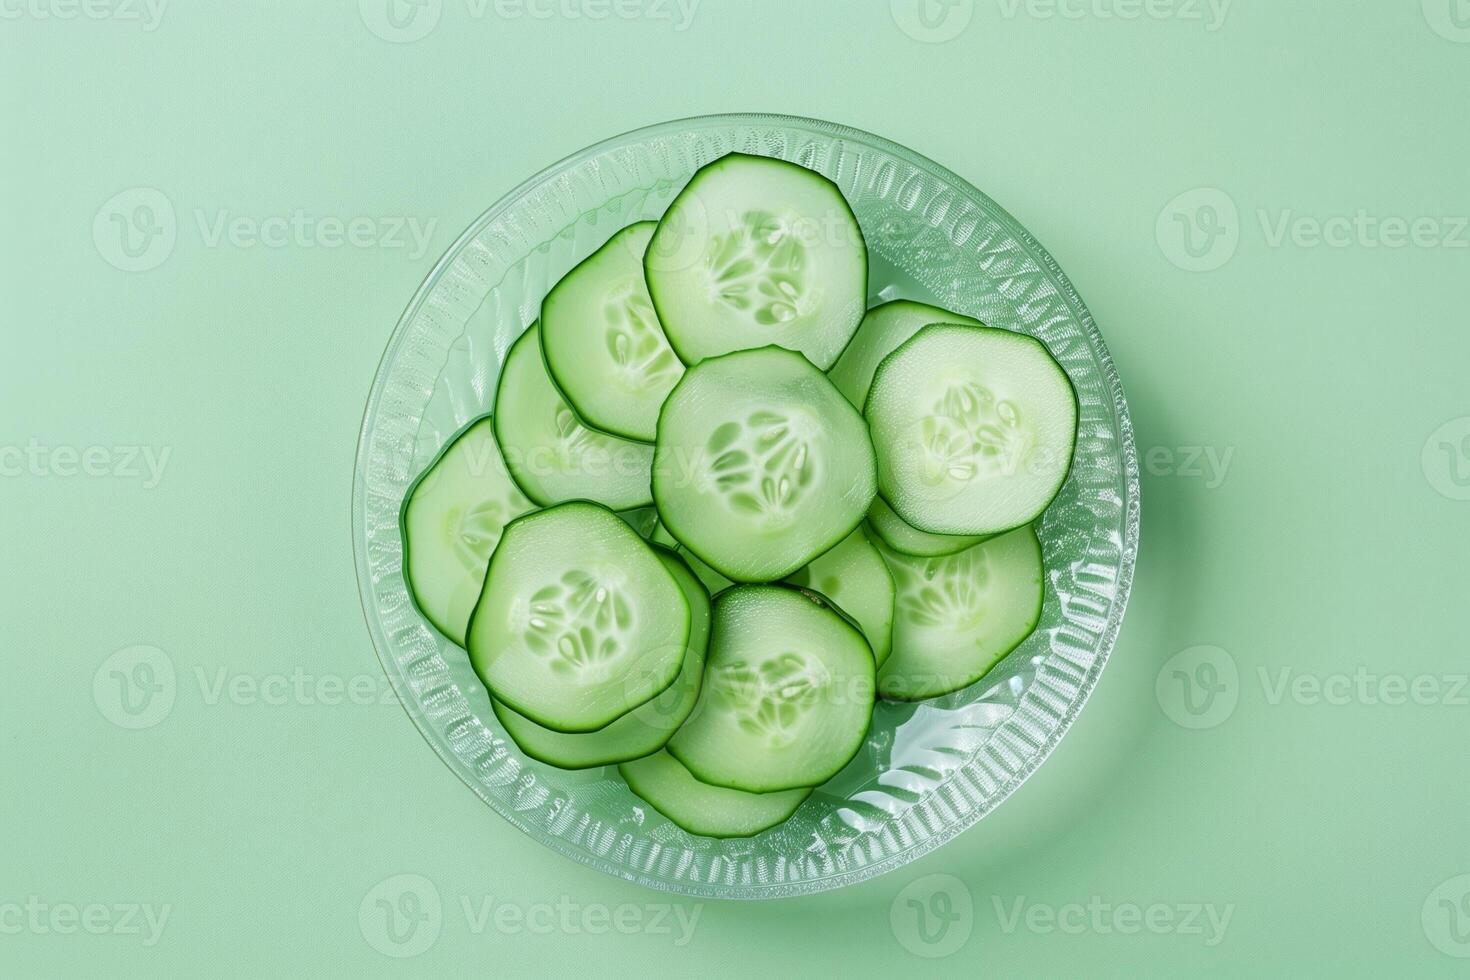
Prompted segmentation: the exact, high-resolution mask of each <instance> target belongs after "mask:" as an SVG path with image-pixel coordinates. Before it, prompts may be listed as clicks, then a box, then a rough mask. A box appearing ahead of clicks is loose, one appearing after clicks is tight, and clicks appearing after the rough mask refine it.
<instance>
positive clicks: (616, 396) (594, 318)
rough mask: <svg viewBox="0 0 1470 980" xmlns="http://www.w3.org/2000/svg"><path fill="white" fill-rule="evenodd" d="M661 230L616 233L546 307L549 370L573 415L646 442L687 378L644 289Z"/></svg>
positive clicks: (645, 225) (649, 226)
mask: <svg viewBox="0 0 1470 980" xmlns="http://www.w3.org/2000/svg"><path fill="white" fill-rule="evenodd" d="M653 229H654V222H652V221H640V222H638V223H637V224H633V225H629V226H628V227H626V228H624V229H623V230H622V231H620V232H618V233H617V234H615V235H613V236H612V237H611V238H610V239H608V240H607V242H606V243H605V244H604V245H603V246H602V247H601V248H599V249H598V250H597V251H595V252H593V253H592V254H591V255H590V256H588V257H587V258H586V259H584V260H583V261H582V263H581V264H580V265H578V266H577V267H576V268H575V269H573V270H572V271H571V272H568V273H567V274H566V275H565V276H563V277H562V278H561V281H560V282H558V283H557V284H556V285H555V286H554V287H552V290H551V292H549V293H547V294H546V299H545V300H543V301H542V304H541V347H542V350H543V351H544V352H545V354H546V366H547V369H548V370H549V371H550V372H551V379H552V381H554V382H555V383H556V386H557V388H558V389H560V391H561V393H562V396H563V397H565V398H566V400H567V403H568V404H569V405H570V406H571V407H572V410H573V411H575V412H576V413H577V416H578V417H579V418H580V419H581V420H582V422H583V423H584V424H586V425H588V426H590V427H592V428H594V429H599V430H601V431H603V432H607V433H610V434H612V435H615V436H621V437H622V438H624V439H638V440H641V441H643V442H652V441H653V436H654V431H655V429H656V428H657V426H658V410H659V408H660V407H661V406H662V405H663V403H664V399H665V398H667V397H668V394H669V392H670V391H672V390H673V388H674V385H675V384H676V383H677V382H678V380H679V377H680V376H681V375H682V374H683V373H684V365H683V363H682V362H681V361H680V360H679V358H678V357H677V356H676V355H675V354H674V350H673V348H671V347H670V346H669V342H668V341H667V340H666V339H664V332H663V328H662V327H660V326H659V322H658V316H657V314H655V313H654V311H653V302H652V300H650V299H649V298H648V288H647V287H646V286H645V285H644V284H643V253H644V250H645V249H647V248H648V240H649V239H650V238H651V237H653Z"/></svg>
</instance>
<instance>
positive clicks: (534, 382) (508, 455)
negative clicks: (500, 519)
mask: <svg viewBox="0 0 1470 980" xmlns="http://www.w3.org/2000/svg"><path fill="white" fill-rule="evenodd" d="M495 437H496V439H498V440H499V442H500V446H501V449H502V450H503V452H504V453H505V463H506V466H507V468H508V469H509V470H510V474H511V476H512V477H513V478H514V479H515V481H516V484H517V485H518V486H519V487H520V488H521V492H523V493H524V494H525V495H526V496H527V497H530V498H531V499H532V500H534V501H535V502H536V503H538V504H540V505H541V506H542V507H550V506H552V505H554V504H559V503H562V502H563V501H567V500H595V501H597V502H598V503H600V504H606V505H607V506H608V507H611V508H612V509H613V510H631V509H633V508H635V507H646V506H647V505H649V504H651V503H653V495H652V494H651V493H650V492H649V488H648V483H649V481H648V474H649V469H650V468H651V467H652V466H653V447H652V446H649V445H646V444H645V443H641V442H631V441H629V440H627V439H619V438H617V437H616V436H610V435H607V434H605V433H602V432H596V431H594V430H592V429H589V428H587V427H586V426H585V425H583V424H582V423H581V422H579V421H578V420H577V416H576V413H574V412H573V411H572V409H571V406H569V405H568V404H567V403H566V402H565V401H563V400H562V397H561V394H560V393H559V392H558V391H557V390H556V386H555V385H554V384H552V383H551V375H549V374H547V373H546V363H545V361H543V360H542V358H541V329H540V325H539V323H533V324H531V326H530V327H528V328H527V329H526V332H525V333H523V334H521V336H520V338H519V339H517V340H516V342H515V343H514V344H512V345H511V348H510V352H509V353H508V354H506V356H505V366H504V367H503V368H502V369H501V371H500V388H499V390H497V391H496V392H495Z"/></svg>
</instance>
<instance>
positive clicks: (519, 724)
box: [491, 550, 710, 769]
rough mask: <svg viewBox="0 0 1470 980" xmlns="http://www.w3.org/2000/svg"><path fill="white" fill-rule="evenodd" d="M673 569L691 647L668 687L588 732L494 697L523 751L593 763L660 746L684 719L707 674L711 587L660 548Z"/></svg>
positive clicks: (571, 765) (574, 765)
mask: <svg viewBox="0 0 1470 980" xmlns="http://www.w3.org/2000/svg"><path fill="white" fill-rule="evenodd" d="M657 554H658V557H659V559H660V560H661V561H662V562H663V563H664V565H665V567H667V568H668V570H669V571H670V572H671V573H673V576H674V578H675V579H676V580H677V581H678V583H679V587H680V588H681V589H682V590H683V591H684V598H685V599H687V600H688V602H689V609H690V615H691V619H690V626H689V648H688V650H687V651H686V652H685V654H684V664H683V666H682V667H681V668H680V670H679V676H678V678H677V679H676V680H675V681H674V683H673V684H670V685H669V687H668V689H667V690H665V691H663V692H662V693H660V694H658V695H657V696H656V697H654V698H653V700H651V701H649V702H647V703H645V704H641V705H639V706H638V707H636V708H634V709H633V710H632V711H630V712H628V713H627V714H625V715H623V716H622V717H621V718H619V719H618V720H617V721H614V722H613V723H612V724H610V725H608V726H607V727H606V728H601V729H598V730H597V731H595V732H588V733H586V734H585V735H567V734H564V733H562V732H558V731H553V730H552V729H550V728H546V727H543V726H541V725H538V724H536V723H535V722H534V721H531V720H530V719H529V718H527V717H525V716H524V715H522V714H520V713H519V712H517V711H516V710H515V709H514V708H511V707H509V706H507V705H504V704H501V703H500V702H498V701H492V702H491V703H492V705H493V706H494V708H495V717H497V718H499V719H500V723H501V724H502V725H504V726H505V730H506V732H507V733H508V734H509V735H510V737H511V738H512V739H514V740H515V743H516V744H517V745H519V746H520V747H521V751H522V752H525V753H526V755H528V756H530V757H531V758H533V759H538V760H540V761H541V762H545V763H547V764H549V765H553V766H560V767H561V768H563V769H590V768H592V767H593V766H607V765H612V764H613V763H617V762H626V761H627V760H629V759H638V758H642V757H643V756H645V755H648V754H649V753H650V752H657V751H658V750H659V749H661V748H663V747H664V743H666V742H668V740H669V738H670V737H671V736H672V735H673V734H674V732H675V731H677V730H678V728H679V726H680V725H682V724H684V719H685V718H688V717H689V712H690V711H691V710H693V708H694V700H695V698H697V697H698V696H699V685H700V681H701V680H702V679H703V677H704V656H705V651H706V648H707V647H708V644H709V624H710V605H709V593H707V592H705V590H704V586H702V585H700V584H699V579H697V578H695V577H694V573H693V572H691V571H690V570H689V567H688V566H687V565H685V564H684V562H683V561H681V560H680V559H679V557H678V556H677V555H675V554H674V553H673V552H670V551H663V550H658V551H657Z"/></svg>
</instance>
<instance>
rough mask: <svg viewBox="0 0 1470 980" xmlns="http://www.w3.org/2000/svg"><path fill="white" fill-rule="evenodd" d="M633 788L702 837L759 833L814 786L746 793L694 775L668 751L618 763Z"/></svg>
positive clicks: (784, 817) (786, 813) (794, 807)
mask: <svg viewBox="0 0 1470 980" xmlns="http://www.w3.org/2000/svg"><path fill="white" fill-rule="evenodd" d="M618 772H619V773H621V774H622V776H623V779H624V780H626V781H627V783H628V788H629V789H631V790H632V791H633V792H634V793H636V794H637V795H638V796H640V797H642V798H643V800H644V802H646V803H647V804H648V805H649V806H651V807H653V808H654V809H655V810H657V811H658V812H659V813H662V814H663V815H664V816H666V817H668V818H669V819H670V820H672V821H673V822H674V823H675V824H677V825H678V826H679V827H681V828H682V829H683V830H685V831H687V832H689V833H691V834H696V835H698V836H700V837H753V836H755V835H756V834H758V833H760V832H761V831H763V830H768V829H770V828H771V827H774V826H776V824H778V823H781V822H782V821H784V820H787V819H788V818H790V816H791V815H792V814H793V813H795V812H796V810H797V808H798V807H800V806H801V804H802V803H804V802H805V801H806V798H807V797H808V796H811V795H812V791H811V789H810V787H808V788H805V789H788V790H783V791H781V792H776V793H745V792H742V791H741V790H738V789H727V788H725V787H723V786H711V785H709V784H708V783H701V782H700V781H699V780H697V779H695V778H694V775H693V774H692V773H690V771H689V770H688V769H685V768H684V766H683V765H682V764H681V763H680V762H679V760H678V759H675V758H674V757H673V756H671V755H669V753H667V752H657V753H654V754H653V755H650V756H647V757H646V758H642V759H638V760H637V761H635V762H625V763H623V764H622V765H621V766H618Z"/></svg>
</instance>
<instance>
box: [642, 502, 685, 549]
mask: <svg viewBox="0 0 1470 980" xmlns="http://www.w3.org/2000/svg"><path fill="white" fill-rule="evenodd" d="M653 512H654V513H655V514H657V513H658V508H657V507H655V508H653ZM648 540H650V541H652V542H653V543H654V544H661V545H663V546H664V547H665V548H673V549H674V550H675V551H677V550H678V549H679V542H677V541H675V540H674V536H673V535H672V534H670V533H669V531H668V529H667V528H665V527H664V522H663V521H660V520H655V521H654V523H653V533H652V534H650V535H649V536H648Z"/></svg>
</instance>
